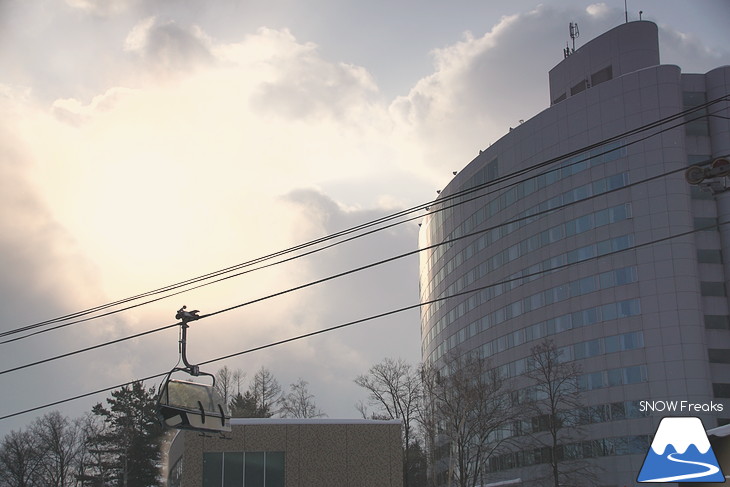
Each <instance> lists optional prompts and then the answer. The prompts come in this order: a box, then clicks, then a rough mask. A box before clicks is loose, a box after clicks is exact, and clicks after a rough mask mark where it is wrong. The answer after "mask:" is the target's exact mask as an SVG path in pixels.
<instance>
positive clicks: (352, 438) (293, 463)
mask: <svg viewBox="0 0 730 487" xmlns="http://www.w3.org/2000/svg"><path fill="white" fill-rule="evenodd" d="M232 428H233V431H232V432H231V433H228V434H226V435H225V436H223V437H218V436H210V435H208V436H202V435H200V433H196V432H192V431H186V432H183V433H181V435H179V436H180V440H182V441H184V448H183V451H184V453H183V454H184V458H183V483H182V486H183V487H201V486H202V485H203V452H226V451H231V452H234V451H248V452H253V451H283V452H285V475H286V486H287V487H299V486H301V487H304V486H313V485H316V486H318V487H330V486H331V487H343V486H352V487H373V486H378V487H380V486H382V487H401V486H402V485H403V466H402V465H403V464H402V449H401V425H400V424H399V423H397V422H383V421H351V422H335V421H333V420H321V421H316V420H315V421H312V420H306V421H297V420H258V421H257V420H246V421H245V423H244V424H235V423H234V424H233V427H232ZM171 460H172V461H173V462H174V459H171Z"/></svg>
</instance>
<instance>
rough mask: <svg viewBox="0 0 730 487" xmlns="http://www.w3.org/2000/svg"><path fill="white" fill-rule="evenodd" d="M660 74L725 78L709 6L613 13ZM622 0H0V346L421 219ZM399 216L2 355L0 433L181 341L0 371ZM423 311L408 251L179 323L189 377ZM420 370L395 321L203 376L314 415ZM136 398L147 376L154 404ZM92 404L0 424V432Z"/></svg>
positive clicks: (297, 281) (724, 9) (634, 2)
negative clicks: (409, 214) (272, 392)
mask: <svg viewBox="0 0 730 487" xmlns="http://www.w3.org/2000/svg"><path fill="white" fill-rule="evenodd" d="M627 5H628V16H629V20H638V18H639V11H640V10H641V11H642V12H643V13H642V18H643V19H644V20H651V21H653V22H656V23H657V24H658V25H659V35H660V50H661V60H662V63H664V64H678V65H680V66H682V68H683V71H684V72H706V71H709V70H710V69H712V68H714V67H717V66H721V65H725V64H730V48H729V47H728V46H730V43H729V42H728V40H730V39H729V38H728V34H727V29H726V27H727V20H728V19H730V5H729V4H728V3H727V2H726V1H725V0H695V1H693V2H686V1H679V0H676V1H675V0H641V1H639V0H631V1H628V2H627ZM571 21H573V22H577V23H578V24H579V27H580V37H579V38H578V39H577V42H576V47H578V48H579V47H580V46H581V45H582V44H583V43H585V42H587V41H589V40H590V39H592V38H594V37H596V36H598V35H600V34H601V33H603V32H605V31H607V30H608V29H610V28H612V27H614V26H616V25H619V24H620V23H622V22H624V21H625V12H624V2H620V1H607V2H602V3H600V2H589V1H582V0H563V1H560V2H557V1H552V2H550V1H546V2H543V3H539V2H537V1H529V0H511V1H509V2H507V1H504V2H488V1H476V0H463V1H457V2H440V1H435V0H424V1H419V2H415V1H411V0H408V1H402V2H385V1H382V0H373V1H371V2H354V1H351V0H340V1H334V0H313V1H310V2H295V1H292V0H281V1H271V0H267V1H263V0H251V1H245V2H244V1H237V0H220V1H216V2H207V1H204V0H174V1H173V0H155V1H151V0H32V1H26V0H0V66H2V69H0V113H3V114H4V116H3V117H2V119H1V120H0V177H2V181H3V183H2V184H3V191H2V192H0V263H1V264H2V268H3V270H4V272H3V273H2V274H0V332H3V331H8V330H14V329H16V328H19V327H22V326H26V325H30V324H34V323H38V322H41V321H44V320H48V319H52V318H56V317H58V316H63V315H66V314H70V313H74V312H77V311H80V310H85V309H88V308H91V307H94V306H98V305H101V304H105V303H108V302H112V301H116V300H120V299H123V298H126V297H129V296H134V295H137V294H140V293H143V292H146V291H150V290H153V289H157V288H160V287H163V286H166V285H169V284H173V283H177V282H180V281H183V280H186V279H189V278H192V277H196V276H199V275H203V274H206V273H208V272H212V271H216V270H218V269H223V268H227V267H229V266H232V265H236V264H239V263H242V262H246V261H248V260H250V259H255V258H257V257H260V256H263V255H267V254H269V253H272V252H276V251H279V250H282V249H286V248H289V247H291V246H295V245H298V244H300V243H303V242H307V241H310V240H313V239H317V238H321V237H323V236H326V235H329V234H332V233H335V232H338V231H341V230H344V229H347V228H350V227H353V226H355V225H359V224H362V223H365V222H368V221H371V220H374V219H377V218H380V217H383V216H386V215H389V214H391V213H394V212H397V211H400V210H402V209H405V208H410V207H414V206H418V205H425V204H427V203H428V202H429V201H431V200H433V199H434V198H435V197H436V190H438V189H439V188H442V187H444V186H445V185H446V184H447V183H448V182H449V179H450V178H451V177H452V171H456V170H460V169H461V168H462V167H464V166H465V165H466V164H467V163H468V162H469V161H470V160H472V159H473V158H474V157H475V156H476V155H477V154H478V151H479V150H480V149H481V148H485V147H487V146H488V145H489V144H491V143H492V142H494V141H496V140H498V139H499V138H500V137H501V136H502V135H504V134H505V133H507V132H508V130H509V128H510V127H511V126H515V125H517V124H518V123H519V120H526V119H529V118H531V117H532V116H534V115H536V114H537V113H539V112H540V111H542V110H544V109H546V108H547V107H548V105H549V99H548V98H549V96H548V85H547V79H548V78H547V76H548V75H547V73H548V71H549V70H550V69H551V68H552V67H553V66H555V65H556V64H557V63H559V62H560V61H561V60H562V58H563V48H564V47H565V45H566V41H568V40H569V37H568V23H569V22H571ZM417 237H418V225H417V221H410V222H407V223H404V224H402V225H398V226H395V227H392V228H390V229H388V230H385V231H381V232H377V233H375V234H373V235H370V236H367V237H364V238H360V239H357V240H356V241H353V242H350V243H343V244H341V245H337V246H335V247H333V248H331V249H329V250H325V251H322V252H319V253H317V254H315V255H312V256H309V257H303V258H299V259H295V260H292V261H291V262H288V263H283V264H279V265H274V266H271V267H270V268H267V269H262V270H259V271H255V272H251V273H247V274H245V275H241V276H239V277H236V278H232V279H228V280H226V281H223V282H220V283H217V284H212V285H209V286H206V287H203V288H200V289H197V290H191V291H189V292H186V293H184V294H180V295H176V296H174V297H170V298H168V299H163V300H159V301H156V302H153V303H149V304H145V305H143V306H139V307H136V308H133V309H130V310H128V311H124V312H120V313H116V314H113V315H110V316H107V317H103V318H99V319H95V320H92V321H89V322H86V323H79V324H76V325H71V326H67V327H64V328H61V329H58V330H54V331H49V332H47V333H43V334H40V335H37V336H33V337H29V338H25V339H22V340H19V341H15V342H12V343H7V344H0V388H2V390H3V391H4V392H3V394H2V401H0V416H4V415H8V414H12V413H15V412H18V411H22V410H25V409H27V408H32V407H36V406H40V405H43V404H46V403H48V402H53V401H57V400H61V399H65V398H68V397H72V396H76V395H79V394H84V393H86V392H90V391H94V390H97V389H100V388H105V387H110V386H114V385H116V384H121V383H125V382H128V381H130V380H133V379H136V378H140V377H146V376H150V375H154V374H158V373H161V372H165V371H167V370H169V369H171V368H172V367H174V366H175V365H176V362H177V360H178V345H177V340H178V335H177V330H176V329H174V328H171V329H169V330H166V331H163V332H159V333H153V334H149V335H146V336H144V337H141V338H137V339H134V340H128V341H124V342H121V343H118V344H115V345H110V346H106V347H103V348H99V349H96V350H93V351H90V352H86V353H82V354H75V355H73V356H70V357H67V358H64V359H60V360H55V361H52V362H48V363H46V364H41V365H37V366H34V367H29V368H25V369H22V370H19V371H16V372H10V373H3V372H2V371H5V370H7V369H9V368H13V367H17V366H20V365H24V364H28V363H31V362H35V361H39V360H43V359H45V358H48V357H51V356H55V355H59V354H65V353H69V352H73V351H75V350H79V349H81V348H84V347H89V346H93V345H96V344H99V343H103V342H107V341H112V340H116V339H118V338H121V337H125V336H129V335H131V334H135V333H141V332H144V331H147V330H151V329H154V328H158V327H162V326H166V325H169V324H172V323H174V322H175V320H174V315H175V311H176V310H177V309H178V308H180V307H181V306H182V305H187V306H188V308H189V309H199V310H200V311H201V313H203V314H205V313H212V312H216V311H219V310H223V309H228V308H230V307H234V306H237V305H239V304H242V303H246V302H248V301H251V300H255V299H257V298H260V297H263V296H267V295H270V294H274V293H277V292H280V291H282V290H285V289H289V288H292V287H295V286H300V285H302V284H305V283H308V282H311V281H314V280H318V279H321V278H324V277H327V276H330V275H333V274H337V273H341V272H345V271H348V270H350V269H353V268H355V267H359V266H364V265H367V264H370V263H373V262H377V261H379V260H382V259H387V258H389V257H391V256H394V255H398V254H402V253H407V252H411V251H413V250H416V248H417ZM417 303H418V258H417V257H416V256H415V255H412V256H410V257H408V258H404V259H399V260H396V261H394V262H391V263H388V264H385V265H380V266H377V267H373V268H370V269H368V270H365V271H362V272H358V273H356V274H352V275H349V276H347V277H345V278H339V279H336V280H332V281H329V282H327V283H323V284H320V285H317V286H312V287H309V288H306V289H304V290H300V291H296V292H292V293H288V294H285V295H283V296H279V297H276V298H272V299H267V300H264V301H261V302H259V303H256V304H251V305H247V306H241V307H237V308H236V309H233V310H230V311H228V312H225V313H220V314H217V315H215V316H213V317H210V318H207V319H205V320H201V321H199V322H196V323H193V324H192V326H191V327H190V330H189V332H188V340H189V341H188V350H187V351H188V358H189V359H190V361H191V362H193V363H200V362H205V361H209V360H212V359H215V358H217V357H221V356H226V355H229V354H233V353H236V352H239V351H243V350H247V349H250V348H253V347H258V346H261V345H266V344H269V343H272V342H275V341H278V340H282V339H286V338H289V337H293V336H297V335H300V334H303V333H308V332H311V331H316V330H318V329H322V328H326V327H331V326H336V325H339V324H342V323H347V322H350V321H354V320H359V319H362V318H365V317H368V316H371V315H375V314H379V313H385V312H388V311H391V310H394V309H398V308H402V307H406V306H411V305H415V304H417ZM386 357H390V358H402V359H404V360H406V361H407V362H409V363H412V364H414V365H416V364H418V362H419V360H420V327H419V315H418V312H417V311H415V310H412V311H409V312H403V313H398V314H394V315H392V316H388V317H386V318H382V319H378V320H373V321H368V322H365V323H361V324H358V325H356V326H352V327H349V328H347V329H343V330H338V331H334V332H331V333H326V334H323V335H320V336H317V337H312V338H308V339H306V340H301V341H297V342H294V343H289V344H285V345H280V346H277V347H272V348H268V349H266V350H262V351H258V352H253V353H248V354H245V355H241V356H238V357H235V358H231V359H228V360H225V361H219V362H215V363H211V364H210V365H208V366H206V367H205V368H204V369H205V370H207V371H209V372H215V371H216V370H217V369H218V368H220V367H222V366H224V365H226V366H228V367H229V368H232V369H239V368H240V369H241V370H243V371H244V372H246V374H247V378H250V377H252V376H253V374H254V373H255V372H256V370H258V369H259V368H260V367H262V366H263V367H266V368H268V369H270V370H271V371H272V372H273V374H274V375H275V377H276V378H277V379H278V381H279V382H280V383H281V384H282V386H284V387H285V388H286V387H287V386H288V385H289V384H291V383H293V382H295V381H297V379H298V378H300V377H301V378H302V379H304V380H306V381H307V382H309V388H310V392H311V393H313V394H314V396H315V400H316V402H317V405H318V406H319V408H320V409H322V410H323V411H324V412H325V413H326V414H327V415H328V416H329V417H330V418H352V417H357V416H358V414H359V413H358V412H357V410H356V409H355V404H356V403H357V402H358V401H361V400H365V399H366V394H365V392H364V391H363V390H361V389H359V388H358V387H357V386H356V385H355V384H354V383H353V380H354V379H355V377H357V376H358V375H359V374H363V373H366V372H367V370H368V369H369V368H370V367H371V366H372V365H374V364H376V363H378V362H380V361H382V360H383V359H385V358H386ZM156 385H157V383H155V382H154V381H150V382H149V383H148V386H149V387H152V386H156ZM105 397H107V394H98V395H95V396H92V397H88V398H84V399H79V400H75V401H71V402H68V403H64V404H61V405H58V406H56V407H54V408H50V409H43V410H39V411H36V412H33V413H28V414H23V415H20V416H16V417H13V418H11V419H6V420H0V435H3V434H5V433H7V432H9V431H10V430H12V429H18V428H22V427H24V426H25V425H27V424H29V423H30V422H31V421H32V420H33V419H34V418H35V417H36V416H39V415H42V414H44V413H46V412H50V411H51V410H53V409H57V410H60V411H61V412H62V413H63V414H65V415H67V416H69V417H72V418H74V417H79V416H81V415H83V414H84V413H86V412H88V411H89V410H90V409H91V407H92V406H93V404H95V403H97V402H100V401H103V400H104V399H105Z"/></svg>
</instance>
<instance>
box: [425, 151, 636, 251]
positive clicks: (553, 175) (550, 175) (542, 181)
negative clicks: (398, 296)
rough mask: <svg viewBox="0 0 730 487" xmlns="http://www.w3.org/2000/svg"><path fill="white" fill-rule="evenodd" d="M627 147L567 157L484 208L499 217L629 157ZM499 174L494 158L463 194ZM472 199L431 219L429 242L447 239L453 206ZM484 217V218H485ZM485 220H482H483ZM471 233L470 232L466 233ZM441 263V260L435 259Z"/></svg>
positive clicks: (454, 202) (510, 189)
mask: <svg viewBox="0 0 730 487" xmlns="http://www.w3.org/2000/svg"><path fill="white" fill-rule="evenodd" d="M623 145H625V141H624V140H621V141H613V142H609V143H607V144H604V145H603V146H601V147H596V148H594V149H592V150H591V151H590V153H588V154H585V153H583V154H578V155H575V156H572V157H569V158H566V159H564V160H563V162H561V163H560V164H559V165H558V166H557V167H556V168H554V169H551V170H548V171H546V172H543V173H542V174H539V175H537V176H535V177H532V178H529V179H527V180H525V181H522V182H520V183H517V184H516V185H514V186H512V187H511V188H509V189H507V191H505V192H503V193H502V194H501V195H500V196H498V197H497V198H495V199H493V200H492V201H490V202H489V203H487V205H486V206H485V207H482V208H481V209H480V210H478V211H477V213H478V212H479V211H483V209H484V208H488V209H487V210H486V211H487V212H488V214H489V216H493V215H495V214H497V213H498V212H499V211H501V210H502V209H504V208H507V207H509V206H510V205H512V204H514V203H515V202H517V201H518V200H520V199H522V198H525V197H527V196H529V195H531V194H532V193H535V192H536V191H539V190H541V189H543V188H545V187H547V186H549V185H551V184H554V183H556V182H558V181H560V180H562V179H565V178H568V177H570V176H573V175H575V174H578V173H580V172H582V171H584V170H586V169H588V168H591V167H594V166H597V165H599V164H603V163H606V162H609V161H613V160H616V159H619V158H621V157H625V156H626V153H627V152H626V148H625V147H622V146H623ZM497 173H498V161H497V159H496V158H495V159H493V160H492V161H490V162H489V163H488V164H487V165H486V166H485V167H484V168H483V169H481V170H480V171H478V172H477V173H476V174H474V175H473V176H472V177H471V178H469V179H468V180H467V181H465V182H464V184H463V185H462V186H461V187H460V188H459V189H460V190H461V191H464V190H468V189H471V188H473V187H476V186H478V185H480V184H484V183H486V182H488V181H492V180H494V179H496V178H497ZM470 198H473V195H472V194H467V195H464V196H460V197H457V198H455V199H454V200H452V201H450V202H449V203H447V204H448V205H449V206H450V207H449V208H446V209H444V210H443V211H439V212H437V213H435V214H434V215H433V216H432V221H431V224H430V226H429V230H430V231H429V237H430V241H441V240H443V239H444V236H443V235H442V228H443V223H444V221H446V220H447V219H448V218H449V217H451V216H452V215H453V206H455V205H458V204H459V203H462V202H463V201H465V200H467V199H470ZM473 217H474V215H470V216H469V217H468V218H467V220H470V219H471V218H473ZM482 218H483V216H482ZM482 221H483V220H482ZM475 227H476V225H473V224H472V227H471V228H475ZM464 233H468V232H464ZM435 260H438V257H437V258H436V259H435Z"/></svg>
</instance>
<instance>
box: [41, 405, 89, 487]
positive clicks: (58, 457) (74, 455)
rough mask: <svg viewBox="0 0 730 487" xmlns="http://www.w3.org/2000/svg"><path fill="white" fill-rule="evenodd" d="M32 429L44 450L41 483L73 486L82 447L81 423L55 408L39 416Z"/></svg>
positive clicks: (61, 486) (59, 486)
mask: <svg viewBox="0 0 730 487" xmlns="http://www.w3.org/2000/svg"><path fill="white" fill-rule="evenodd" d="M30 431H31V433H32V434H33V435H34V436H35V437H36V439H37V441H38V444H39V447H40V449H41V451H42V459H41V462H40V465H39V471H38V475H39V478H40V481H41V484H42V485H46V486H49V487H51V486H53V487H66V486H71V485H73V483H74V480H73V478H74V473H75V467H76V462H77V459H78V457H79V456H80V452H81V447H82V445H81V443H82V432H81V427H80V423H79V422H78V421H69V419H68V418H66V417H65V416H62V415H61V413H59V412H58V411H53V412H51V413H48V414H46V415H44V416H43V417H41V418H38V419H36V420H35V422H34V423H33V424H32V426H31V428H30Z"/></svg>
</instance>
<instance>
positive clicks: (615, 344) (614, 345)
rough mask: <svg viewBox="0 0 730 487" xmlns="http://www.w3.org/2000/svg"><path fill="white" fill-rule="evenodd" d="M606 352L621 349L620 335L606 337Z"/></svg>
mask: <svg viewBox="0 0 730 487" xmlns="http://www.w3.org/2000/svg"><path fill="white" fill-rule="evenodd" d="M605 348H606V353H614V352H618V351H619V340H618V336H612V337H606V339H605Z"/></svg>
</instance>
